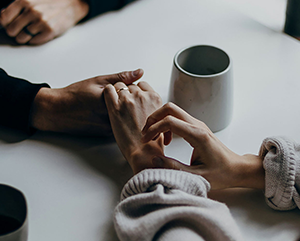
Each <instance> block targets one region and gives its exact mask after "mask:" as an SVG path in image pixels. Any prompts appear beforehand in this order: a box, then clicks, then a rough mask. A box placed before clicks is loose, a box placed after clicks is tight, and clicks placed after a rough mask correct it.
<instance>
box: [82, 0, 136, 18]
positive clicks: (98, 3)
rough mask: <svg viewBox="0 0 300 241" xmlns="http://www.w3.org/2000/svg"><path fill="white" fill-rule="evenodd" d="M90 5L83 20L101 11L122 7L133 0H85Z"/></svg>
mask: <svg viewBox="0 0 300 241" xmlns="http://www.w3.org/2000/svg"><path fill="white" fill-rule="evenodd" d="M86 1H87V3H88V4H89V5H90V10H89V13H88V15H87V16H86V17H85V18H84V20H87V19H90V18H93V17H95V16H97V15H99V14H101V13H105V12H108V11H113V10H117V9H120V8H122V7H124V6H125V5H126V4H128V3H131V2H133V1H135V0H86Z"/></svg>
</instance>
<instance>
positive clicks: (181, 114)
mask: <svg viewBox="0 0 300 241" xmlns="http://www.w3.org/2000/svg"><path fill="white" fill-rule="evenodd" d="M168 115H171V116H174V117H176V118H178V119H180V120H184V121H186V122H189V123H191V122H193V119H194V118H193V117H192V116H190V115H189V114H188V113H186V112H185V111H184V110H183V109H181V108H180V107H178V106H177V105H175V104H173V103H172V102H169V103H167V104H165V105H164V106H163V107H161V108H159V109H158V110H156V111H155V112H154V113H152V114H151V115H150V116H149V117H148V118H147V121H146V124H145V126H144V128H143V130H142V133H143V134H145V133H146V132H147V130H148V129H149V127H150V126H152V125H153V124H155V123H156V122H158V121H160V120H162V119H163V118H165V117H166V116H168Z"/></svg>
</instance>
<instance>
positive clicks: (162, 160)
mask: <svg viewBox="0 0 300 241" xmlns="http://www.w3.org/2000/svg"><path fill="white" fill-rule="evenodd" d="M152 164H153V165H154V167H157V168H168V169H175V170H183V171H189V167H190V166H188V165H185V164H183V163H181V162H180V161H177V160H176V159H173V158H170V157H166V156H155V157H153V159H152Z"/></svg>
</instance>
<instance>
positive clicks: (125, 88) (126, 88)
mask: <svg viewBox="0 0 300 241" xmlns="http://www.w3.org/2000/svg"><path fill="white" fill-rule="evenodd" d="M122 90H129V89H128V87H123V88H121V89H119V90H117V93H119V92H120V91H122Z"/></svg>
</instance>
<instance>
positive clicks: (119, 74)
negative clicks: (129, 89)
mask: <svg viewBox="0 0 300 241" xmlns="http://www.w3.org/2000/svg"><path fill="white" fill-rule="evenodd" d="M117 76H118V79H119V80H120V81H121V82H124V80H126V79H127V78H126V73H125V72H121V73H118V74H117Z"/></svg>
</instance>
